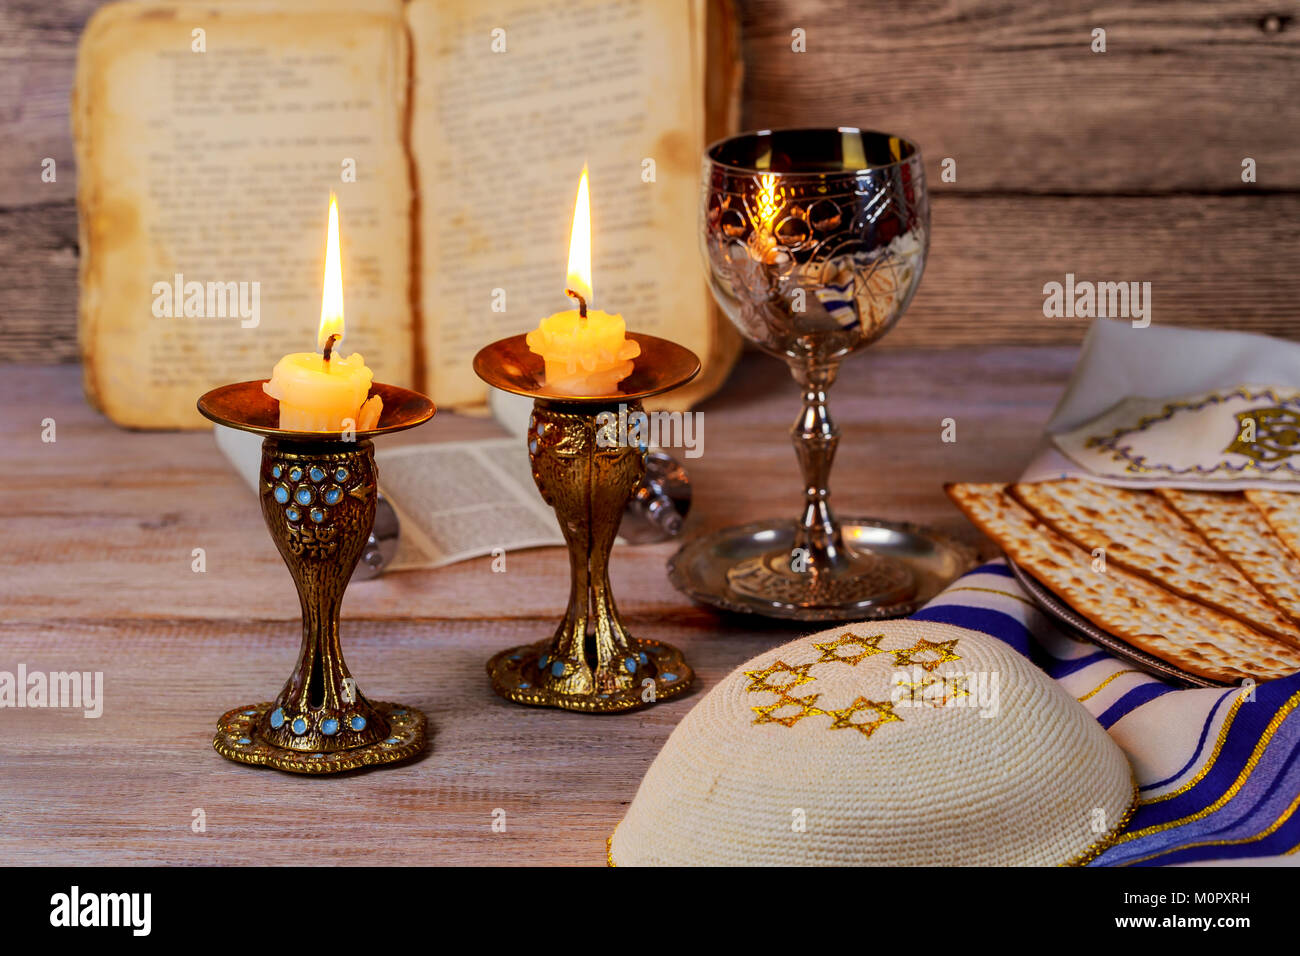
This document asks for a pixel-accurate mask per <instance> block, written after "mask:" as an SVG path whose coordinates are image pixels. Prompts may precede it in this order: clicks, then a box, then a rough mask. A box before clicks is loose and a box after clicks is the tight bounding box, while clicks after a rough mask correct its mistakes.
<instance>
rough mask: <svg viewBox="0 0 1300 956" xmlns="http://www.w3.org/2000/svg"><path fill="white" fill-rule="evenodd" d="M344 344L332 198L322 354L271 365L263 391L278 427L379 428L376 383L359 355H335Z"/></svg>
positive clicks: (294, 356) (312, 429) (293, 355)
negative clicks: (276, 409)
mask: <svg viewBox="0 0 1300 956" xmlns="http://www.w3.org/2000/svg"><path fill="white" fill-rule="evenodd" d="M342 338H343V268H342V264H341V262H340V261H339V207H338V201H337V200H336V199H335V198H334V194H333V193H331V194H330V218H329V238H328V240H327V241H326V245H325V283H324V289H323V291H322V293H321V302H320V330H319V332H318V334H317V344H318V345H319V346H320V349H321V351H320V352H293V353H291V354H289V355H286V356H285V357H284V358H282V359H280V361H278V362H276V363H275V369H274V371H272V372H271V380H270V381H269V382H267V383H266V384H265V385H263V386H262V388H263V390H264V391H265V392H266V394H268V395H270V396H271V397H272V398H274V399H277V400H278V401H279V402H280V427H281V428H282V429H285V430H286V431H299V432H335V431H343V430H344V429H346V428H348V427H352V428H355V429H357V430H358V431H364V430H366V429H370V428H374V427H375V426H376V425H378V424H379V413H380V411H381V410H382V409H383V400H382V399H381V398H380V397H379V396H378V395H375V396H374V397H373V398H370V399H367V398H366V396H367V395H368V394H369V393H370V383H371V382H372V381H373V380H374V376H373V375H372V374H371V372H370V369H368V368H366V360H365V359H364V358H362V357H361V353H360V352H353V353H352V354H351V355H349V356H347V357H346V358H345V357H343V356H341V355H335V354H334V349H335V347H336V346H337V344H338V342H339V341H340V340H341V339H342Z"/></svg>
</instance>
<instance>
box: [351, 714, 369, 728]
mask: <svg viewBox="0 0 1300 956" xmlns="http://www.w3.org/2000/svg"><path fill="white" fill-rule="evenodd" d="M348 724H349V725H350V726H351V727H352V729H353V730H365V729H366V718H364V717H362V716H361V715H360V714H357V715H356V716H355V717H353V718H352V719H351V720H350V721H348Z"/></svg>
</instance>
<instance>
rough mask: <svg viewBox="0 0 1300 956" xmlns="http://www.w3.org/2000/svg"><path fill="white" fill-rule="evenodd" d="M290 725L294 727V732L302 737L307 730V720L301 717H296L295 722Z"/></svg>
mask: <svg viewBox="0 0 1300 956" xmlns="http://www.w3.org/2000/svg"><path fill="white" fill-rule="evenodd" d="M289 726H290V728H292V730H293V732H294V733H295V734H297V735H298V736H300V737H301V736H302V735H303V734H305V733H306V732H307V721H305V720H303V719H302V718H301V717H295V718H294V719H293V723H292V724H290V725H289Z"/></svg>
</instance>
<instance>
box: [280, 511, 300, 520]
mask: <svg viewBox="0 0 1300 956" xmlns="http://www.w3.org/2000/svg"><path fill="white" fill-rule="evenodd" d="M284 516H285V517H286V518H288V519H289V520H290V521H297V520H298V519H299V518H301V517H302V515H301V514H300V513H299V512H298V509H297V508H285V509H284Z"/></svg>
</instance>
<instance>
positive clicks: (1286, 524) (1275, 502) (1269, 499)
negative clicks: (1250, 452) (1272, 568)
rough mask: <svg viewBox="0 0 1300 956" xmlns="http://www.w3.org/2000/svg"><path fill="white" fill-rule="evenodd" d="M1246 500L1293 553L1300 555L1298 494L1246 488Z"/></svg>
mask: <svg viewBox="0 0 1300 956" xmlns="http://www.w3.org/2000/svg"><path fill="white" fill-rule="evenodd" d="M1245 494H1246V500H1247V501H1249V502H1250V503H1251V504H1252V505H1254V506H1255V507H1256V508H1258V509H1259V511H1260V513H1261V514H1263V515H1264V520H1265V521H1267V522H1268V525H1269V527H1270V528H1272V529H1273V530H1274V531H1276V532H1277V536H1278V537H1279V538H1281V539H1282V543H1283V544H1285V545H1286V546H1287V548H1288V549H1289V550H1290V551H1291V553H1292V554H1293V555H1295V556H1296V557H1300V494H1297V493H1295V492H1288V491H1260V490H1257V489H1254V488H1250V489H1247V490H1246V493H1245Z"/></svg>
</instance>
